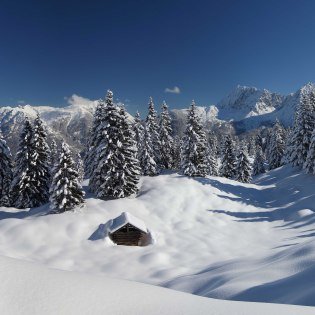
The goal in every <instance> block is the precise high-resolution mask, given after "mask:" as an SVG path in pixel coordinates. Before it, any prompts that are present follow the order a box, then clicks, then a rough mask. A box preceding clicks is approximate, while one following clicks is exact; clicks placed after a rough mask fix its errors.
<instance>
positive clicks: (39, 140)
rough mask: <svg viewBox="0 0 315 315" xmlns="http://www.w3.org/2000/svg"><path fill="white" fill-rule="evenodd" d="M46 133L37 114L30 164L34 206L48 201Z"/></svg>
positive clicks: (48, 178)
mask: <svg viewBox="0 0 315 315" xmlns="http://www.w3.org/2000/svg"><path fill="white" fill-rule="evenodd" d="M46 138H47V135H46V131H45V129H44V127H43V122H42V120H41V119H40V116H39V114H38V115H37V117H36V118H35V120H34V132H33V152H32V155H31V163H32V164H33V174H32V181H33V183H34V185H35V186H36V187H37V190H38V193H39V195H38V197H37V201H36V205H37V206H40V205H43V204H45V203H47V202H48V201H49V185H50V164H49V157H50V149H49V146H48V144H47V142H46Z"/></svg>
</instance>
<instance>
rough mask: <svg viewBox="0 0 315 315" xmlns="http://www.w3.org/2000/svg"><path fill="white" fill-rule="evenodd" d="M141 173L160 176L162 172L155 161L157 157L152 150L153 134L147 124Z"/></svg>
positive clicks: (142, 151) (141, 157) (142, 149)
mask: <svg viewBox="0 0 315 315" xmlns="http://www.w3.org/2000/svg"><path fill="white" fill-rule="evenodd" d="M140 166H141V172H142V174H143V175H145V176H155V175H158V174H159V172H160V170H159V167H158V165H157V163H156V161H155V156H154V152H153V148H152V141H151V134H150V132H149V130H148V127H147V124H145V126H144V134H143V143H142V146H141V154H140Z"/></svg>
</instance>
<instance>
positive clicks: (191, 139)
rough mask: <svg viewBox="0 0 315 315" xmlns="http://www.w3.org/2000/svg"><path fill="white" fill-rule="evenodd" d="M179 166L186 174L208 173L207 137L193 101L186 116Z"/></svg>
mask: <svg viewBox="0 0 315 315" xmlns="http://www.w3.org/2000/svg"><path fill="white" fill-rule="evenodd" d="M181 161H182V162H181V168H182V171H183V173H184V174H185V175H187V176H202V177H204V176H206V175H207V173H208V161H207V139H206V133H205V132H204V130H203V127H202V125H201V122H200V119H199V117H198V115H197V113H196V105H195V102H194V101H193V102H192V104H191V106H190V109H189V112H188V116H187V126H186V130H185V136H184V138H183V146H182V152H181Z"/></svg>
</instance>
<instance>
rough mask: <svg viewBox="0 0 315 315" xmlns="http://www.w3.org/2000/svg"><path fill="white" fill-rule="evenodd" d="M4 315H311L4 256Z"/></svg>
mask: <svg viewBox="0 0 315 315" xmlns="http://www.w3.org/2000/svg"><path fill="white" fill-rule="evenodd" d="M0 275H1V283H0V295H1V300H0V313H1V314H6V315H17V314H25V315H28V314H32V315H42V314H45V315H55V314H58V315H63V314H65V315H73V314H82V315H84V314H111V315H118V314H119V315H125V314H147V315H157V314H172V315H177V314H188V315H189V314H193V315H198V314H199V315H202V314H204V315H230V314H233V315H247V314H248V315H252V314H255V315H264V314H277V315H311V314H313V313H312V312H313V309H311V308H308V307H297V306H287V305H272V304H261V303H244V302H231V301H219V300H213V299H206V298H202V297H198V296H193V295H189V294H186V293H182V292H176V291H173V290H168V289H164V288H159V287H154V286H150V285H145V284H141V283H136V282H130V281H126V280H115V279H111V278H107V277H104V276H96V275H90V274H83V273H76V272H66V271H60V270H53V269H48V268H46V267H44V266H38V265H36V264H32V263H29V262H22V261H17V260H14V259H11V258H7V257H2V256H1V257H0Z"/></svg>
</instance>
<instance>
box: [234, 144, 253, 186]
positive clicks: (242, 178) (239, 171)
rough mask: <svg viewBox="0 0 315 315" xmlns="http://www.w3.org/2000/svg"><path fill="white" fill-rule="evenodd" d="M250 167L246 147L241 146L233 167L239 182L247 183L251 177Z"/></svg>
mask: <svg viewBox="0 0 315 315" xmlns="http://www.w3.org/2000/svg"><path fill="white" fill-rule="evenodd" d="M251 174H252V168H251V165H250V162H249V159H248V155H247V152H246V149H245V148H244V147H241V149H240V152H239V154H238V155H237V164H236V168H235V179H236V180H237V181H239V182H241V183H249V182H250V181H251V179H252V177H251Z"/></svg>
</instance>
